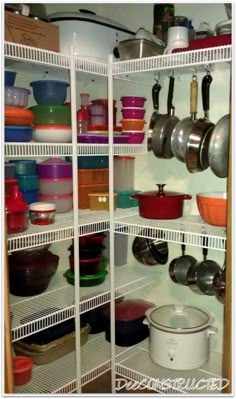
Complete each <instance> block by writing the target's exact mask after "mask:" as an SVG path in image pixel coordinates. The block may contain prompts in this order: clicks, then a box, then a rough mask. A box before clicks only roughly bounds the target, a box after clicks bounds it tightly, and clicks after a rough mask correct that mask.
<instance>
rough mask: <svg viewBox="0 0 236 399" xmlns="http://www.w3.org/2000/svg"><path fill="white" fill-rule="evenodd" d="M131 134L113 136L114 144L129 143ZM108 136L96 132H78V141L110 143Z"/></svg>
mask: <svg viewBox="0 0 236 399" xmlns="http://www.w3.org/2000/svg"><path fill="white" fill-rule="evenodd" d="M129 139H130V136H129V135H125V134H121V135H115V136H114V137H113V143H114V144H127V143H128V142H129ZM108 140H109V138H108V136H99V135H94V134H77V141H78V143H86V144H108Z"/></svg>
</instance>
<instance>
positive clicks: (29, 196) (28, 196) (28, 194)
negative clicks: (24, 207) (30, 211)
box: [22, 190, 39, 204]
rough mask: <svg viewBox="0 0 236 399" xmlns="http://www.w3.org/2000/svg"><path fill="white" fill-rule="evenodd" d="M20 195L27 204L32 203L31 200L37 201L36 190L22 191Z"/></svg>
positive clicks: (37, 194)
mask: <svg viewBox="0 0 236 399" xmlns="http://www.w3.org/2000/svg"><path fill="white" fill-rule="evenodd" d="M22 197H23V198H24V200H25V201H26V202H27V204H32V202H38V199H39V192H38V190H32V191H22Z"/></svg>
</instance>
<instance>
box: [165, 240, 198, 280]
mask: <svg viewBox="0 0 236 399" xmlns="http://www.w3.org/2000/svg"><path fill="white" fill-rule="evenodd" d="M181 248H182V256H180V257H179V258H175V259H173V260H172V262H171V263H170V265H169V275H170V278H171V279H172V281H174V283H176V284H183V285H188V279H187V277H188V272H189V269H190V268H191V267H192V266H194V265H195V264H196V262H197V260H196V259H195V258H194V257H193V256H191V255H185V249H186V245H185V244H184V236H183V243H182V244H181Z"/></svg>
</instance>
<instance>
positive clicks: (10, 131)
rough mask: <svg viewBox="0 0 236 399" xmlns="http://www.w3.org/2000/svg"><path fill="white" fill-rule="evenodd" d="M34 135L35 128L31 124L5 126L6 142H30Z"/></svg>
mask: <svg viewBox="0 0 236 399" xmlns="http://www.w3.org/2000/svg"><path fill="white" fill-rule="evenodd" d="M32 136H33V129H32V127H30V126H5V142H6V143H28V142H29V141H31V140H32Z"/></svg>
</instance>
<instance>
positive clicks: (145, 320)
mask: <svg viewBox="0 0 236 399" xmlns="http://www.w3.org/2000/svg"><path fill="white" fill-rule="evenodd" d="M143 324H145V326H148V327H149V321H148V319H147V318H146V317H145V319H143Z"/></svg>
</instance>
